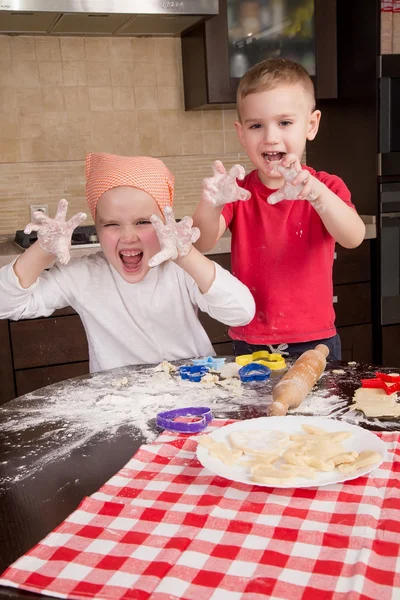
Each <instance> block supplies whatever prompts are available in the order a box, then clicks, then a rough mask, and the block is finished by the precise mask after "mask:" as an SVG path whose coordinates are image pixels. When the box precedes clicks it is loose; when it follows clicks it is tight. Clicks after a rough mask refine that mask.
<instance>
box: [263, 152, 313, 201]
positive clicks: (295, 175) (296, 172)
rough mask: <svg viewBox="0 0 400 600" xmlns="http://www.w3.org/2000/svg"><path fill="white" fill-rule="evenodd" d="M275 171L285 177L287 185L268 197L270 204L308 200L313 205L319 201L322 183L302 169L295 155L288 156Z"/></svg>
mask: <svg viewBox="0 0 400 600" xmlns="http://www.w3.org/2000/svg"><path fill="white" fill-rule="evenodd" d="M274 170H275V171H278V172H279V173H280V174H281V175H282V176H283V178H284V180H285V183H284V184H283V186H282V187H281V188H279V190H277V191H276V192H274V193H273V194H271V195H270V196H269V197H268V204H277V203H278V202H281V200H308V201H309V202H311V203H313V202H315V200H317V199H318V197H319V195H320V193H321V190H320V182H319V181H318V180H317V179H316V178H315V177H313V176H312V175H311V173H310V172H309V171H307V170H306V169H302V167H301V164H300V161H299V159H298V158H297V156H295V155H294V154H293V155H292V154H288V155H287V156H286V157H285V158H284V159H282V161H281V162H280V164H279V165H278V166H277V167H275V168H274Z"/></svg>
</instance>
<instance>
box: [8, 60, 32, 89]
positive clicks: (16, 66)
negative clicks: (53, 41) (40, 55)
mask: <svg viewBox="0 0 400 600" xmlns="http://www.w3.org/2000/svg"><path fill="white" fill-rule="evenodd" d="M12 71H13V78H14V87H19V88H33V87H39V70H38V67H37V64H36V63H35V62H30V61H24V62H20V61H13V62H12Z"/></svg>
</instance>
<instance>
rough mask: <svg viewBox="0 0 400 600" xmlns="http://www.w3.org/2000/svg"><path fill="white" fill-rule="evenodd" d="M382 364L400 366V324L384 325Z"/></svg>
mask: <svg viewBox="0 0 400 600" xmlns="http://www.w3.org/2000/svg"><path fill="white" fill-rule="evenodd" d="M382 364H383V365H384V366H385V367H398V366H400V325H388V326H386V327H382Z"/></svg>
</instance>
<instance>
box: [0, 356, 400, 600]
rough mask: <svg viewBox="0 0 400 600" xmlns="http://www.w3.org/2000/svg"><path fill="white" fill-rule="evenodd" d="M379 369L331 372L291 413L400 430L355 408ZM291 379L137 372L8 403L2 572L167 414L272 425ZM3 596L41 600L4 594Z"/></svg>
mask: <svg viewBox="0 0 400 600" xmlns="http://www.w3.org/2000/svg"><path fill="white" fill-rule="evenodd" d="M227 360H228V361H229V360H233V359H232V357H231V358H229V357H228V359H227ZM182 362H183V361H182ZM184 362H185V364H187V363H188V361H184ZM177 364H181V363H177ZM375 370H377V369H376V367H373V366H371V365H363V364H360V363H358V364H354V363H350V364H348V363H328V365H327V369H326V371H325V372H324V374H323V375H322V377H321V378H320V380H319V381H318V382H317V384H316V386H315V388H314V389H313V391H312V393H311V394H310V395H309V396H308V397H307V399H306V400H305V401H304V402H303V404H302V405H301V406H300V407H299V408H298V409H296V411H294V412H293V411H292V412H291V414H303V415H315V416H330V417H332V418H337V419H344V420H346V421H348V422H351V423H354V424H358V425H361V426H363V427H366V428H368V429H375V430H382V431H390V430H398V429H400V424H399V421H397V422H396V421H395V420H390V419H386V420H379V419H376V418H375V419H367V418H366V417H364V416H363V415H362V413H359V412H356V411H354V410H352V409H351V403H352V397H353V394H354V391H355V390H356V389H357V388H359V387H360V379H362V378H365V377H371V376H373V374H374V372H375ZM381 370H383V371H386V372H393V371H396V369H381ZM397 371H399V370H397ZM282 374H283V372H273V373H272V376H271V379H270V380H269V381H267V382H265V383H253V384H243V385H242V386H241V388H238V387H237V386H235V385H228V387H222V386H220V385H215V384H214V383H211V384H207V385H204V384H202V383H192V382H188V381H183V380H182V379H181V378H180V377H179V375H177V374H176V373H172V374H168V373H165V372H164V371H161V372H160V371H155V370H154V367H150V366H147V365H141V366H128V367H122V368H118V369H112V370H110V371H104V372H100V373H94V374H90V375H85V376H81V377H77V378H75V379H70V380H67V381H64V382H60V383H58V384H54V385H51V386H48V387H45V388H42V389H40V390H37V391H35V392H32V393H30V394H26V395H25V396H21V397H19V398H16V399H15V400H12V401H10V402H8V403H7V404H5V405H4V406H3V407H1V409H0V548H1V552H0V573H1V572H3V570H4V569H5V568H6V567H7V566H8V565H9V564H11V563H12V562H13V561H15V560H16V559H17V558H18V557H19V556H21V555H23V554H24V553H25V552H26V551H27V550H29V549H30V548H31V547H32V546H33V545H35V544H36V543H37V542H38V541H39V540H40V539H42V538H43V537H45V536H46V535H47V534H48V533H49V532H50V531H52V530H53V529H54V528H55V527H56V526H57V525H59V524H60V523H61V521H63V520H64V519H65V518H66V517H67V516H68V515H69V514H70V513H71V512H73V511H74V510H75V509H76V508H77V506H78V505H79V503H80V502H81V501H82V499H83V498H84V497H85V496H89V495H90V494H92V493H94V492H95V491H97V490H98V489H99V487H100V486H101V485H102V484H103V483H105V482H106V481H107V480H108V479H109V478H111V477H112V476H113V475H114V474H115V473H116V472H117V471H118V470H119V469H121V468H122V467H123V466H124V465H125V464H126V463H127V462H128V461H129V459H130V458H131V457H132V456H133V454H135V452H136V451H137V450H138V448H139V446H140V445H141V444H143V443H146V442H150V441H153V440H154V439H155V438H156V436H157V435H158V434H159V433H160V430H158V429H157V427H156V425H155V417H156V414H157V413H158V412H159V411H162V410H169V409H172V408H179V407H184V406H192V405H197V406H200V405H205V406H209V407H210V408H211V409H212V412H213V415H214V417H215V418H218V417H220V418H233V419H246V418H254V417H259V416H265V415H266V408H267V405H268V403H269V402H270V401H271V391H272V388H273V386H274V385H275V384H276V382H277V381H278V380H279V378H280V377H281V376H282ZM1 597H7V598H14V597H15V598H17V597H18V598H22V597H32V594H27V593H25V592H22V591H18V590H12V589H8V588H1V587H0V598H1Z"/></svg>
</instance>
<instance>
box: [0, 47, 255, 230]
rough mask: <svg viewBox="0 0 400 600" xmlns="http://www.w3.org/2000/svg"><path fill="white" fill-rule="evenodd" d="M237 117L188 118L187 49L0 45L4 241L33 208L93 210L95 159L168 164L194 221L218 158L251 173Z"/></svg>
mask: <svg viewBox="0 0 400 600" xmlns="http://www.w3.org/2000/svg"><path fill="white" fill-rule="evenodd" d="M235 117H236V112H235V111H234V110H228V111H203V112H201V111H200V112H185V111H184V107H183V81H182V72H181V56H180V40H179V39H177V38H127V39H113V38H83V37H66V38H64V37H60V38H58V37H50V38H44V37H34V36H15V37H10V36H0V121H1V126H0V234H3V233H11V232H13V231H14V230H15V229H17V228H23V227H24V226H25V224H26V223H27V221H28V220H29V204H40V203H46V204H49V205H50V209H51V210H53V211H54V208H55V206H56V205H57V202H58V200H59V199H60V198H62V197H65V198H67V199H68V200H69V201H70V204H71V207H72V210H73V211H75V212H76V211H78V210H85V208H86V207H85V200H84V195H85V194H84V159H85V155H86V153H87V152H113V153H116V154H123V155H133V154H136V155H150V156H159V157H161V158H163V160H164V161H165V163H166V164H167V165H168V167H169V168H170V169H171V171H172V172H173V173H174V175H175V177H176V202H175V204H176V214H177V216H182V215H183V214H191V213H192V212H193V210H194V207H195V204H196V202H197V201H198V198H199V193H200V187H201V179H202V178H203V177H206V176H208V175H210V174H211V164H212V162H213V160H215V159H216V158H220V159H222V160H223V161H224V162H225V163H226V164H227V165H232V164H234V163H236V162H241V163H242V164H245V165H246V168H247V169H250V168H251V165H250V163H249V161H248V159H247V156H246V155H245V154H239V153H240V152H241V146H240V145H239V142H238V140H237V137H236V132H235V128H234V119H235Z"/></svg>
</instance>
